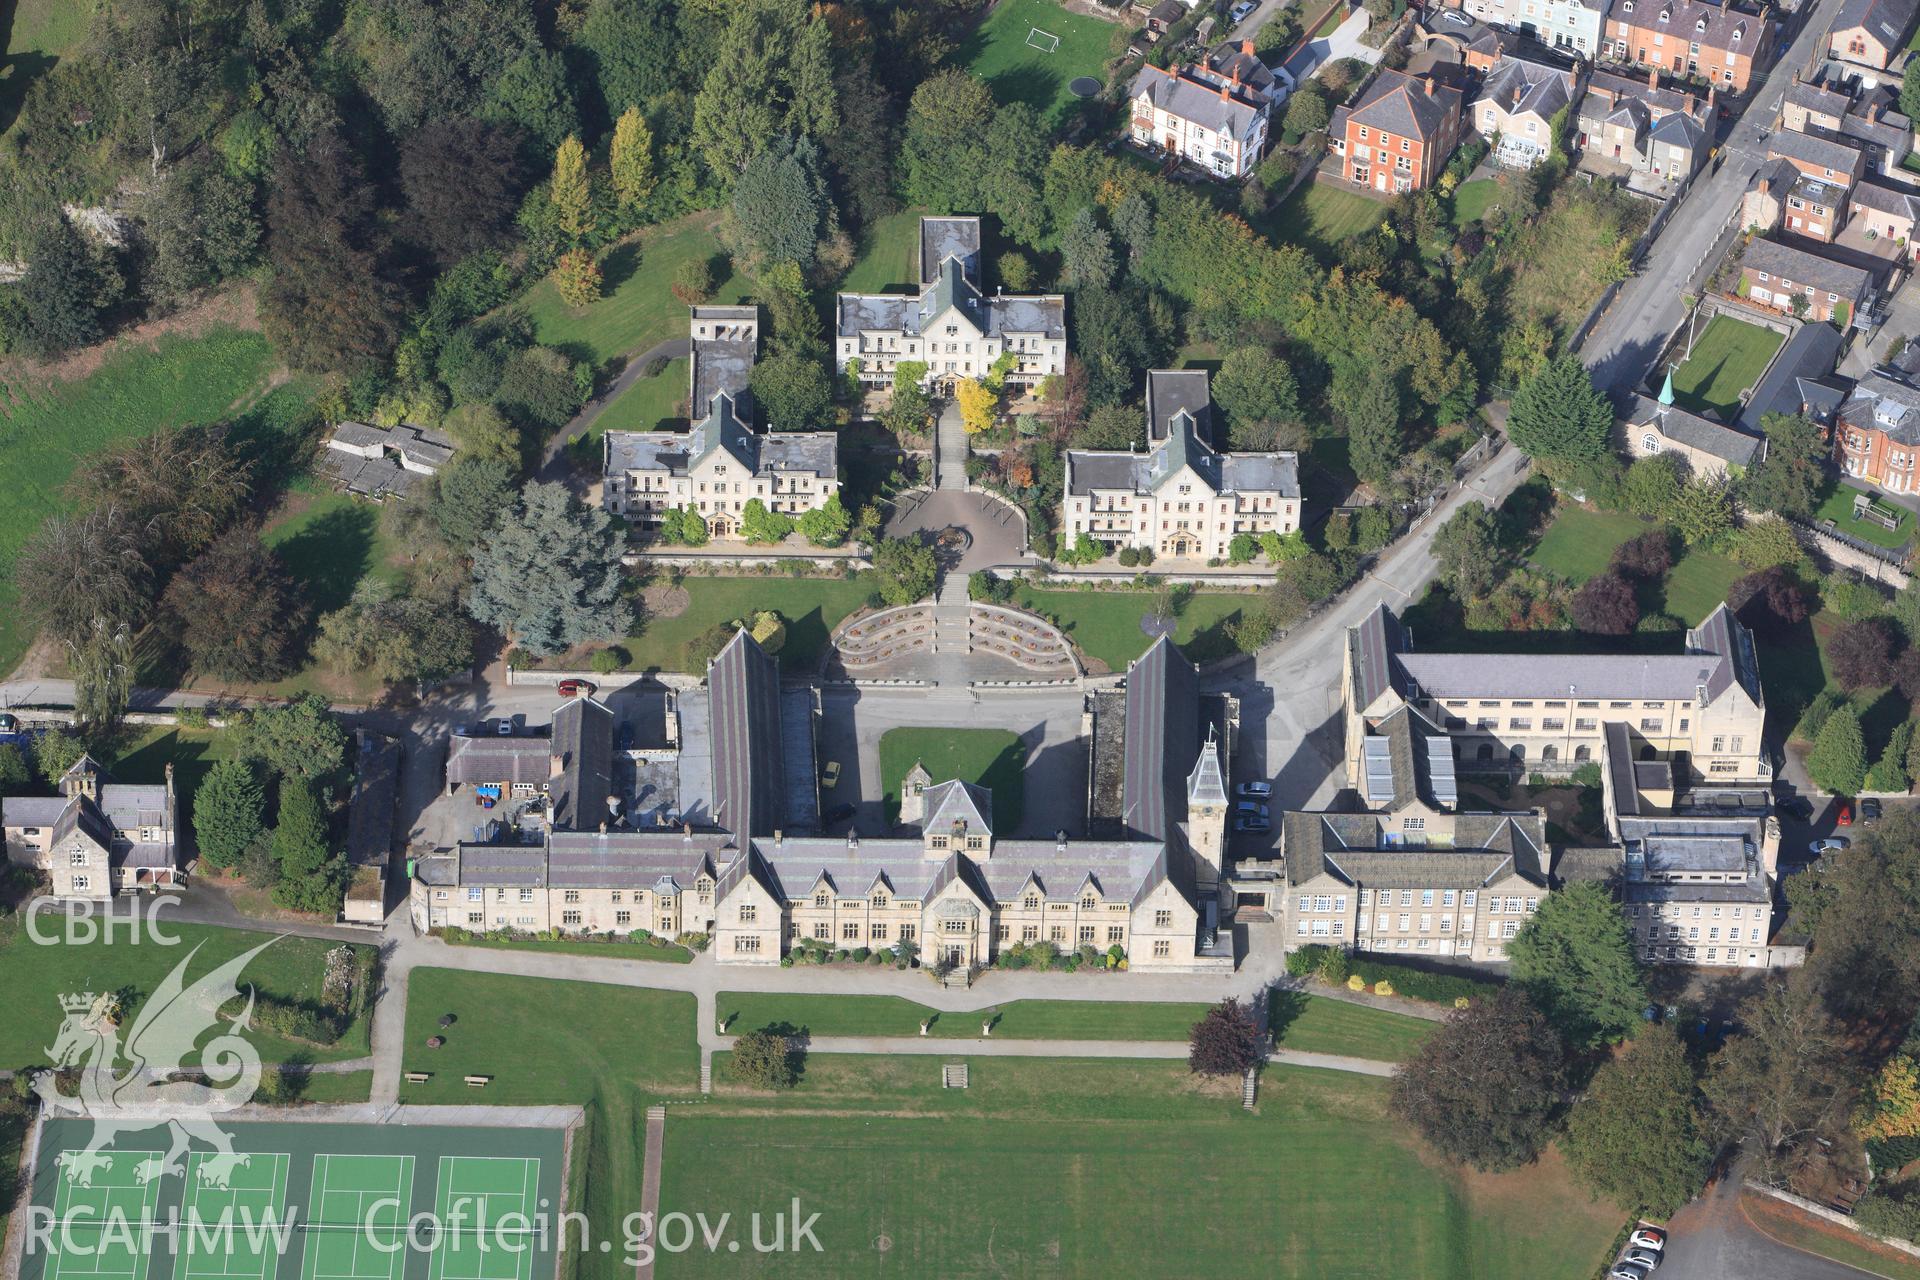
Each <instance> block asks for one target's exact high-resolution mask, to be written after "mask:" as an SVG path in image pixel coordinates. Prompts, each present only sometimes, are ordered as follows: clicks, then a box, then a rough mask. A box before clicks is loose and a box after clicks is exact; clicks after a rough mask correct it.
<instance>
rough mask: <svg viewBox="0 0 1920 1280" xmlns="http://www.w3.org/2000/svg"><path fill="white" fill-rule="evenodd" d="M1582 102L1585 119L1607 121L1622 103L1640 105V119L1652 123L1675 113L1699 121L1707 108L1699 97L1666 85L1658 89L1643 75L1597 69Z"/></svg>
mask: <svg viewBox="0 0 1920 1280" xmlns="http://www.w3.org/2000/svg"><path fill="white" fill-rule="evenodd" d="M1581 102H1582V104H1583V105H1582V110H1581V115H1582V116H1583V117H1586V118H1605V117H1606V113H1608V112H1611V111H1614V110H1616V109H1618V108H1619V107H1621V106H1622V105H1623V104H1638V105H1639V108H1640V112H1641V118H1642V119H1643V120H1645V121H1647V122H1649V123H1650V122H1651V121H1653V120H1657V119H1661V118H1663V117H1665V116H1669V115H1672V114H1673V113H1675V112H1679V113H1680V114H1681V115H1687V116H1693V117H1695V118H1696V119H1697V118H1698V117H1699V116H1700V115H1701V114H1702V113H1703V111H1704V109H1705V108H1704V106H1703V105H1702V103H1701V102H1700V100H1699V99H1698V98H1696V97H1694V96H1693V95H1692V94H1690V93H1686V92H1684V91H1683V90H1680V89H1675V88H1671V87H1668V86H1664V85H1663V86H1659V87H1655V86H1654V85H1651V84H1649V83H1647V80H1646V78H1645V77H1643V76H1628V75H1622V74H1619V73H1618V72H1613V71H1603V70H1595V71H1594V72H1593V73H1592V74H1591V75H1589V76H1588V77H1587V91H1586V94H1585V96H1584V97H1582V99H1581ZM1595 112H1598V113H1600V114H1599V116H1597V117H1596V116H1595V114H1594V113H1595Z"/></svg>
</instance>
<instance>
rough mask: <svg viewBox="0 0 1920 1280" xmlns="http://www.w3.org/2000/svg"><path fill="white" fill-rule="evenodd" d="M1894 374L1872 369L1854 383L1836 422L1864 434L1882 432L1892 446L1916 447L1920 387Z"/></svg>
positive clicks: (1919, 436)
mask: <svg viewBox="0 0 1920 1280" xmlns="http://www.w3.org/2000/svg"><path fill="white" fill-rule="evenodd" d="M1894 372H1895V371H1882V370H1878V369H1876V370H1874V371H1873V372H1871V373H1868V374H1867V375H1866V376H1865V377H1863V378H1861V379H1860V380H1859V381H1858V382H1856V383H1854V385H1853V394H1852V395H1850V396H1848V397H1847V399H1846V402H1845V403H1844V404H1842V405H1841V406H1840V418H1841V420H1842V421H1844V422H1846V423H1847V424H1848V425H1850V426H1853V427H1857V428H1859V429H1861V430H1864V431H1879V432H1883V433H1884V434H1885V435H1886V437H1887V438H1888V439H1889V440H1891V441H1892V442H1893V443H1895V444H1920V387H1915V386H1914V385H1913V384H1912V383H1910V382H1908V381H1906V380H1905V378H1903V377H1898V376H1893V375H1894Z"/></svg>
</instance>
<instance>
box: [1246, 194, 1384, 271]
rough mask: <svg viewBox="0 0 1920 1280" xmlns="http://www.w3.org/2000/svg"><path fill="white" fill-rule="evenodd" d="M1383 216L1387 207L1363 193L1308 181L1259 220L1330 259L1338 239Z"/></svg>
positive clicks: (1271, 232) (1267, 228) (1266, 229)
mask: <svg viewBox="0 0 1920 1280" xmlns="http://www.w3.org/2000/svg"><path fill="white" fill-rule="evenodd" d="M1386 217H1387V209H1386V206H1385V205H1381V204H1378V203H1376V202H1374V201H1372V200H1369V199H1368V198H1367V197H1366V196H1363V195H1358V194H1356V193H1355V192H1352V191H1346V190H1343V189H1341V188H1340V187H1336V186H1334V185H1332V184H1331V183H1320V182H1313V181H1307V182H1303V183H1302V184H1301V185H1300V189H1299V190H1297V191H1295V192H1294V193H1293V194H1292V195H1291V196H1289V197H1288V198H1287V200H1286V202H1285V203H1284V204H1281V205H1278V206H1276V207H1275V208H1274V210H1273V212H1272V213H1270V214H1269V215H1268V216H1267V217H1266V218H1265V219H1263V220H1262V225H1261V228H1260V229H1261V230H1262V231H1264V232H1266V233H1267V234H1268V235H1269V236H1271V237H1273V238H1274V239H1275V240H1278V241H1280V242H1282V243H1289V244H1297V245H1299V246H1300V247H1301V248H1303V249H1305V250H1307V251H1308V252H1309V253H1312V254H1313V255H1314V256H1315V257H1317V258H1320V259H1322V260H1324V261H1328V262H1331V261H1334V260H1335V259H1336V258H1337V256H1338V254H1339V250H1340V243H1341V241H1343V240H1347V239H1350V238H1352V237H1354V236H1357V235H1360V234H1362V233H1364V232H1367V231H1370V230H1373V229H1374V228H1376V227H1378V226H1379V225H1380V224H1381V223H1382V222H1383V221H1385V220H1386Z"/></svg>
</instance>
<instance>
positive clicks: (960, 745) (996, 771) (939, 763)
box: [880, 729, 1027, 831]
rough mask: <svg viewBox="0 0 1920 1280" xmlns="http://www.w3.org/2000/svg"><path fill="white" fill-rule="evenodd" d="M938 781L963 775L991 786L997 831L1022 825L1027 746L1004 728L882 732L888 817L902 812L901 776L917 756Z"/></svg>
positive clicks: (882, 774)
mask: <svg viewBox="0 0 1920 1280" xmlns="http://www.w3.org/2000/svg"><path fill="white" fill-rule="evenodd" d="M916 760H918V761H920V762H921V763H923V764H925V765H926V766H927V772H928V773H929V774H931V775H933V780H934V781H935V782H945V781H947V779H949V778H959V779H961V780H962V781H965V782H977V783H979V784H980V785H981V786H983V787H985V788H987V789H988V790H989V791H991V792H993V825H994V829H995V830H997V831H1013V830H1016V829H1018V827H1019V826H1020V817H1021V815H1022V814H1023V813H1024V812H1025V810H1026V765H1027V753H1026V748H1024V747H1022V746H1021V745H1020V739H1019V737H1018V735H1016V734H1013V733H1010V732H1008V731H1007V730H1005V729H889V730H887V731H886V732H885V733H883V734H881V735H880V786H881V793H882V795H883V796H884V797H885V803H886V808H887V821H888V822H894V821H896V820H897V819H898V818H899V815H900V780H901V779H902V778H904V777H906V776H907V770H909V769H911V768H913V762H914V761H916Z"/></svg>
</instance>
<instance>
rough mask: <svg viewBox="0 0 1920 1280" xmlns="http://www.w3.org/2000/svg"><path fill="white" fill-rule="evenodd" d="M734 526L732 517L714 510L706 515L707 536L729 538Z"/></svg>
mask: <svg viewBox="0 0 1920 1280" xmlns="http://www.w3.org/2000/svg"><path fill="white" fill-rule="evenodd" d="M733 532H734V526H733V517H732V516H730V515H726V514H725V513H723V512H719V511H716V512H714V513H713V514H712V515H710V516H708V517H707V536H708V537H710V538H731V537H732V536H733Z"/></svg>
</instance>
